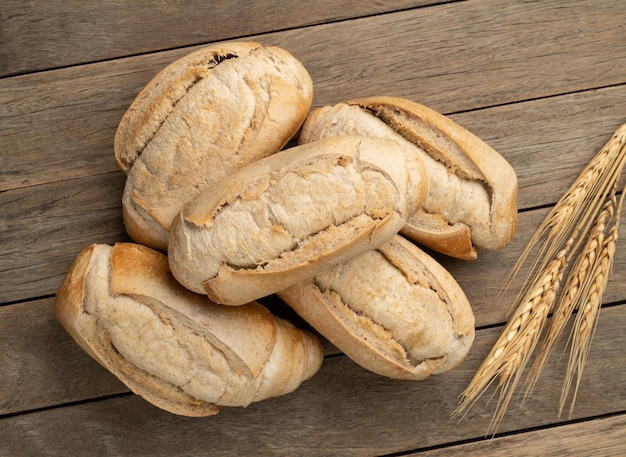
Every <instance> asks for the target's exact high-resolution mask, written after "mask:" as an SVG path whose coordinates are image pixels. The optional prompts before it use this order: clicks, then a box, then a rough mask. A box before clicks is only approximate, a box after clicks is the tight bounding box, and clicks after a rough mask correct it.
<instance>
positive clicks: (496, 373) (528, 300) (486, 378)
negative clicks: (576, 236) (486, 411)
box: [454, 240, 573, 434]
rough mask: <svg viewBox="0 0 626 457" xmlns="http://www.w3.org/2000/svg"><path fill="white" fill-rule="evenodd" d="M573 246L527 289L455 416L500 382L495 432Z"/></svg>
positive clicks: (545, 315)
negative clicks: (495, 382)
mask: <svg viewBox="0 0 626 457" xmlns="http://www.w3.org/2000/svg"><path fill="white" fill-rule="evenodd" d="M572 243H573V240H570V241H569V242H568V243H567V244H566V246H565V248H564V249H562V250H561V252H559V253H558V255H557V256H556V258H555V259H554V260H552V262H550V264H549V265H548V266H547V267H546V268H545V270H544V272H543V274H541V275H539V276H538V277H537V278H536V280H535V282H534V283H533V284H532V285H531V287H530V288H529V289H528V292H527V293H526V295H525V296H524V299H523V300H521V302H520V303H519V305H518V307H517V308H516V309H515V310H514V312H513V313H512V315H511V317H510V319H509V320H508V322H507V324H506V325H505V327H504V330H503V331H502V333H501V335H500V337H499V338H498V340H497V341H496V343H495V345H494V346H493V348H492V349H491V351H490V352H489V354H488V355H487V358H486V359H485V360H484V362H483V363H482V365H481V366H480V368H479V369H478V371H477V372H476V374H475V376H474V378H473V379H472V381H471V382H470V384H469V386H468V387H467V389H466V390H465V391H464V392H463V393H462V394H461V396H462V401H461V404H460V405H459V407H458V408H457V410H456V411H455V413H454V416H460V415H462V414H463V412H464V411H466V410H467V409H468V408H469V407H470V406H471V405H472V404H473V403H474V402H475V401H476V400H477V399H478V397H480V395H481V394H482V392H484V391H485V390H486V389H487V387H489V385H491V384H492V383H493V382H494V381H495V380H496V379H497V380H498V388H499V389H500V396H499V400H498V406H497V409H496V413H495V415H494V417H493V419H492V422H491V425H490V427H489V429H490V430H492V431H494V432H495V430H496V428H497V426H498V425H499V423H500V421H501V419H502V417H503V415H504V412H505V411H506V409H507V407H508V405H509V403H510V400H511V397H512V395H513V392H514V391H515V388H516V386H517V384H518V382H519V379H520V376H521V374H522V372H523V370H524V367H525V366H526V364H527V362H528V358H529V356H530V354H531V353H532V352H533V350H534V347H535V345H536V343H537V341H538V340H539V336H540V335H541V331H542V329H543V326H544V325H545V322H546V318H547V316H548V313H549V312H550V310H551V309H552V306H553V305H554V302H555V299H556V294H557V292H558V289H559V285H560V282H561V279H562V277H563V272H564V270H565V267H566V266H567V255H568V251H569V248H570V247H571V244H572ZM487 433H488V434H489V430H488V432H487Z"/></svg>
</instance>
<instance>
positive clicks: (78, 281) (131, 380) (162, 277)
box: [55, 243, 323, 416]
mask: <svg viewBox="0 0 626 457" xmlns="http://www.w3.org/2000/svg"><path fill="white" fill-rule="evenodd" d="M55 307H56V314H57V316H58V319H59V321H60V322H61V324H63V326H64V327H65V329H66V330H67V331H68V333H69V334H70V335H71V336H72V337H73V338H74V339H75V340H76V342H77V343H78V344H79V345H80V346H81V347H82V348H83V349H84V350H85V351H87V352H88V353H89V354H90V355H91V356H92V357H93V358H94V359H95V360H97V361H98V362H99V363H101V364H102V365H103V366H104V367H105V368H107V369H108V370H109V371H111V372H112V373H113V374H114V375H115V376H117V377H118V378H119V379H120V380H121V381H122V382H123V383H124V384H126V385H127V386H128V387H129V388H130V389H131V390H132V391H133V392H135V393H137V394H139V395H141V396H142V397H143V398H145V399H146V400H147V401H149V402H151V403H153V404H154V405H156V406H158V407H159V408H162V409H165V410H167V411H170V412H172V413H175V414H180V415H185V416H208V415H211V414H215V413H217V412H218V411H219V407H220V406H246V405H248V404H249V403H250V402H253V401H259V400H263V399H266V398H269V397H274V396H278V395H282V394H285V393H288V392H291V391H293V390H294V389H296V388H297V387H298V386H299V385H300V383H301V382H303V381H304V380H305V379H307V378H309V377H310V376H312V375H313V374H314V373H315V372H316V371H317V370H318V369H319V367H320V365H321V362H322V357H323V354H322V348H321V344H320V342H319V340H318V339H317V338H316V337H315V336H314V335H312V334H309V333H306V332H304V331H301V330H299V329H297V328H295V327H294V326H293V325H291V324H290V323H289V322H287V321H284V320H282V319H279V318H276V317H274V316H273V315H272V314H271V313H270V312H269V311H268V310H267V309H265V308H264V307H263V306H261V305H259V304H258V303H250V304H247V305H245V306H241V307H237V308H232V307H226V306H221V305H216V304H215V303H212V302H211V301H209V300H208V299H207V298H206V297H203V296H200V295H196V294H193V293H191V292H189V291H188V290H186V289H184V288H183V287H181V286H180V285H179V284H178V283H177V282H176V281H175V280H174V279H173V278H172V276H171V275H170V273H169V270H168V267H167V260H166V258H165V256H164V255H163V254H161V253H158V252H156V251H153V250H151V249H149V248H147V247H145V246H141V245H136V244H132V243H127V244H116V245H115V246H108V245H102V244H94V245H91V246H89V247H87V248H85V249H84V250H83V251H82V252H81V253H80V254H79V255H78V257H77V259H76V260H75V262H74V264H73V265H72V267H71V269H70V271H69V272H68V274H67V276H66V278H65V280H64V281H63V283H62V285H61V287H60V289H59V291H58V293H57V296H56V302H55Z"/></svg>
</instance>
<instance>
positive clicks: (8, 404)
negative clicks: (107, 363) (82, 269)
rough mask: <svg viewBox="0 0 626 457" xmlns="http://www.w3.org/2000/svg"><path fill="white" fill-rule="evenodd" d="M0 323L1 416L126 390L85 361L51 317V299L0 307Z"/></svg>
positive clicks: (99, 368)
mask: <svg viewBox="0 0 626 457" xmlns="http://www.w3.org/2000/svg"><path fill="white" fill-rule="evenodd" d="M0 321H1V323H0V329H1V331H0V367H2V369H1V370H0V385H2V386H3V387H1V388H0V414H9V413H14V412H19V411H25V410H30V409H34V408H40V407H48V406H54V405H56V404H62V403H68V402H72V401H77V400H84V399H85V398H90V397H92V396H99V395H111V394H115V393H121V392H128V389H127V388H126V386H124V384H122V383H121V382H120V381H119V380H118V379H117V378H116V377H115V376H113V375H112V374H110V373H109V372H108V371H107V370H105V369H104V368H102V367H101V366H100V365H99V364H98V363H97V362H96V361H95V360H93V359H92V358H91V357H85V355H86V353H85V352H83V350H82V349H81V348H80V347H79V346H78V345H77V344H76V343H75V342H74V340H72V338H71V337H70V336H69V335H68V334H67V332H66V331H65V329H63V327H62V326H61V324H60V323H59V322H58V320H57V319H56V316H55V314H54V302H53V300H52V299H44V300H36V301H32V302H27V303H20V304H14V305H11V306H2V307H0ZM86 392H90V394H89V395H88V396H87V397H86V396H85V393H86Z"/></svg>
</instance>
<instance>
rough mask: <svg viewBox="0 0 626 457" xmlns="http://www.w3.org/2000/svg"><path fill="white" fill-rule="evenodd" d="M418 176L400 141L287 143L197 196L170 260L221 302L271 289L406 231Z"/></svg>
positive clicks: (181, 220) (181, 219)
mask: <svg viewBox="0 0 626 457" xmlns="http://www.w3.org/2000/svg"><path fill="white" fill-rule="evenodd" d="M422 173H423V171H422ZM414 180H415V178H414ZM408 181H409V173H408V168H407V162H406V160H405V156H404V155H403V153H402V151H401V150H400V149H399V147H398V146H397V144H396V143H394V142H391V141H386V140H381V139H373V138H361V137H347V136H346V137H337V138H327V139H324V140H322V141H319V142H315V143H310V144H307V145H302V146H299V147H295V148H291V149H288V150H284V151H281V152H279V153H277V154H274V155H272V156H270V157H267V158H265V159H263V160H261V161H258V162H255V163H254V164H251V165H249V166H248V167H245V168H244V169H242V170H240V171H238V172H236V173H233V174H232V175H230V176H229V177H228V178H226V179H224V180H221V181H220V182H218V183H217V184H216V186H214V187H213V188H211V189H210V190H208V189H207V190H206V191H205V192H201V193H199V194H198V195H197V196H196V197H195V198H194V199H192V200H191V201H190V202H188V204H187V205H186V206H185V207H184V208H183V210H182V211H181V213H180V214H179V216H178V217H177V218H176V219H175V220H174V224H173V225H172V230H171V235H170V243H169V246H168V258H169V262H170V268H171V270H172V272H173V274H174V276H175V277H176V278H177V280H178V281H179V282H180V283H181V284H183V285H185V286H186V287H188V288H189V289H190V290H193V291H195V292H197V293H202V292H203V291H204V292H206V293H207V294H208V295H209V296H210V297H211V298H212V299H213V300H215V301H218V302H220V303H224V304H230V305H237V304H242V303H245V302H247V301H250V300H253V299H256V298H260V297H262V296H265V295H269V294H271V293H274V292H276V291H278V290H280V289H283V288H286V287H288V286H290V285H292V284H294V283H296V282H298V281H301V280H303V279H306V278H307V277H310V276H311V275H312V274H315V272H317V271H320V270H322V269H324V268H325V267H326V266H328V265H331V264H333V263H337V262H340V261H343V260H345V259H347V258H349V257H351V256H353V255H356V254H357V253H359V252H362V251H364V250H367V249H371V248H373V247H376V246H378V245H380V244H381V243H383V242H384V241H386V240H387V239H389V238H390V237H391V236H393V235H394V234H395V233H397V232H398V230H399V229H400V228H401V227H402V226H403V225H404V224H405V222H406V216H407V214H408V211H409V204H410V203H409V200H410V201H411V203H412V204H417V203H419V198H418V197H415V196H414V197H413V198H412V199H409V198H408V197H407V190H406V189H407V183H408ZM415 184H416V185H417V183H415ZM424 185H425V179H424V177H423V174H422V176H421V186H424ZM416 195H418V196H423V195H424V192H418V193H416Z"/></svg>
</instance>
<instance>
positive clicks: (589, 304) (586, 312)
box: [559, 192, 625, 418]
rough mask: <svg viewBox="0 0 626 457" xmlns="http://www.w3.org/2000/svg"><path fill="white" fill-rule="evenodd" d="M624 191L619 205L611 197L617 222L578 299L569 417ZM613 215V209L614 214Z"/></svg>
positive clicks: (612, 254)
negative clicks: (572, 388)
mask: <svg viewBox="0 0 626 457" xmlns="http://www.w3.org/2000/svg"><path fill="white" fill-rule="evenodd" d="M624 195H625V194H624V192H622V196H621V198H620V201H619V204H617V203H616V202H615V196H613V198H612V199H611V209H613V208H616V210H615V214H614V218H613V220H612V223H613V225H612V226H611V228H610V229H609V231H608V233H607V235H606V237H605V239H604V241H603V243H602V246H601V251H600V253H599V255H598V257H597V259H596V261H595V262H594V264H593V267H592V271H591V281H590V284H589V288H588V292H587V294H585V296H584V297H583V298H581V299H580V300H578V305H579V306H578V313H577V314H576V318H575V320H574V326H573V328H572V332H571V336H570V338H571V351H570V358H569V362H568V365H567V370H566V375H565V382H564V384H563V391H562V392H561V399H560V403H559V416H560V415H561V414H562V413H563V409H564V407H565V403H566V402H567V397H568V396H569V392H570V390H571V387H572V383H573V382H574V378H575V380H576V382H575V386H574V393H573V396H572V399H571V402H570V408H569V417H570V418H571V416H572V414H573V410H574V404H575V403H576V397H577V394H578V388H579V386H580V380H581V378H582V374H583V369H584V366H585V363H586V361H587V355H588V353H589V348H590V345H591V339H592V338H593V334H594V332H595V328H596V325H597V323H598V315H599V313H600V307H601V306H602V298H603V296H604V291H605V290H606V286H607V283H608V279H609V276H610V273H611V269H612V268H613V260H614V258H615V247H616V242H617V237H618V227H619V219H620V214H621V208H622V205H623V201H624ZM610 216H613V211H611V215H610Z"/></svg>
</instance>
